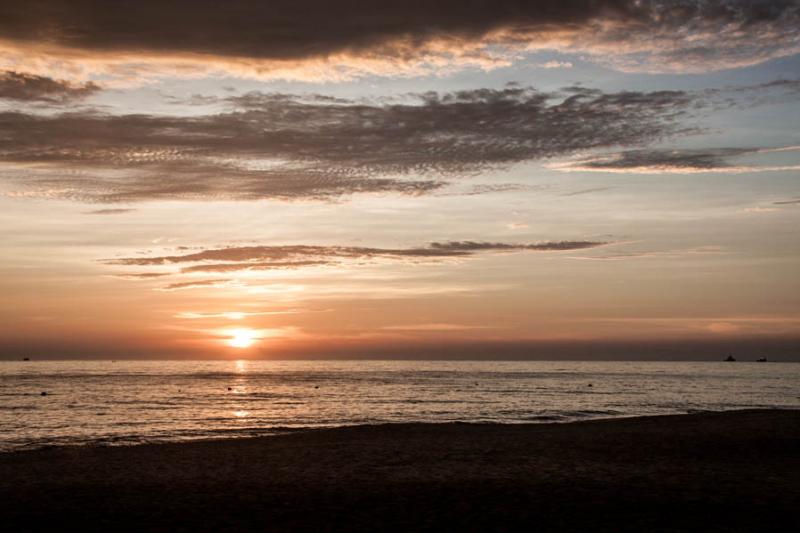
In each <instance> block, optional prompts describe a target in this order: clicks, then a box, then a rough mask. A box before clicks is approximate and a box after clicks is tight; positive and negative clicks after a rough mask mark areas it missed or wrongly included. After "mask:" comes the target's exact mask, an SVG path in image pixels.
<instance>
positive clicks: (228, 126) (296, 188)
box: [0, 86, 695, 202]
mask: <svg viewBox="0 0 800 533" xmlns="http://www.w3.org/2000/svg"><path fill="white" fill-rule="evenodd" d="M694 103H695V95H693V94H690V93H686V92H681V91H656V92H650V93H645V92H619V93H604V92H602V91H598V90H593V89H587V88H579V87H572V88H567V89H564V90H563V91H561V92H557V93H545V92H540V91H537V90H535V89H531V88H523V87H516V86H510V87H507V88H505V89H499V90H495V89H479V90H473V91H462V92H456V93H425V94H421V95H411V96H408V97H406V98H404V99H399V100H394V101H389V102H384V103H368V102H360V101H349V100H341V99H325V98H323V97H300V96H293V95H284V94H263V93H252V94H249V95H246V96H244V97H238V98H234V99H231V100H230V102H228V104H229V105H231V106H233V108H232V110H231V111H229V112H226V113H221V114H216V115H205V116H195V117H171V116H152V115H124V116H115V115H103V114H98V113H66V114H61V115H55V116H41V115H32V114H25V113H19V112H7V113H0V162H4V163H6V165H5V167H2V166H0V178H3V177H5V178H6V179H11V180H14V182H15V183H24V184H25V186H26V187H27V188H28V190H31V191H32V193H33V194H35V193H36V190H39V191H47V194H50V195H55V196H60V197H65V198H73V199H77V200H82V201H90V202H136V201H143V200H157V199H175V198H190V199H220V198H228V199H260V198H276V199H288V200H291V199H297V198H331V197H336V196H340V195H342V194H352V193H357V192H401V193H405V194H422V193H427V192H430V191H433V190H435V189H437V188H439V187H441V186H442V185H443V184H444V182H443V181H442V180H443V179H447V178H449V177H456V176H462V175H466V174H474V173H477V172H481V171H486V170H490V169H494V168H498V167H504V166H508V165H511V164H515V163H520V162H526V161H535V160H542V159H547V158H552V157H559V156H566V155H571V154H573V153H576V152H580V151H585V150H592V149H602V148H611V147H617V146H630V145H640V144H644V143H649V142H653V141H657V140H660V139H662V138H664V137H666V136H669V135H674V134H677V133H680V132H686V131H690V130H687V129H686V128H685V127H681V125H680V124H679V119H681V118H683V117H684V116H685V115H686V113H687V110H688V109H689V108H690V107H691V106H692V105H693V104H694ZM20 164H24V167H22V166H21V165H20Z"/></svg>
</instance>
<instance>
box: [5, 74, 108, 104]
mask: <svg viewBox="0 0 800 533" xmlns="http://www.w3.org/2000/svg"><path fill="white" fill-rule="evenodd" d="M99 90H100V86H99V85H97V84H96V83H93V82H87V83H72V82H69V81H65V80H55V79H53V78H50V77H48V76H37V75H35V74H26V73H23V72H15V71H11V70H7V71H5V72H0V101H2V100H13V101H17V102H45V103H50V104H66V103H70V102H74V101H75V100H81V99H83V98H86V97H88V96H91V95H92V94H94V93H96V92H98V91H99Z"/></svg>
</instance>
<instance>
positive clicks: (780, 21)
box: [0, 0, 800, 80]
mask: <svg viewBox="0 0 800 533" xmlns="http://www.w3.org/2000/svg"><path fill="white" fill-rule="evenodd" d="M798 28H800V15H799V14H798V5H797V2H795V1H793V0H770V1H753V0H543V1H538V2H530V1H527V0H500V1H496V0H495V1H489V0H478V1H474V2H463V1H462V0H441V1H437V2H435V3H431V2H422V1H418V0H412V1H408V0H406V1H402V2H401V1H399V0H387V1H383V2H372V3H364V2H358V1H356V0H339V1H335V2H332V1H323V0H291V1H289V0H276V1H272V2H269V3H265V2H262V1H259V0H240V1H237V2H235V3H226V5H225V6H224V8H220V5H219V2H216V1H213V0H173V1H170V2H167V3H164V2H156V1H153V0H151V1H144V0H143V1H140V2H137V3H136V9H109V8H108V5H107V2H104V1H103V0H78V1H73V2H65V1H63V0H31V1H30V2H25V3H12V2H6V3H3V5H2V6H0V42H2V43H3V45H4V46H3V48H4V50H2V54H0V57H3V58H4V59H5V63H6V64H15V63H21V62H22V60H23V59H27V63H26V64H28V65H30V66H31V68H42V69H53V68H61V69H63V70H64V71H65V72H67V73H72V74H74V75H86V74H98V73H102V74H104V75H106V76H116V77H119V78H131V77H134V78H139V79H141V78H142V77H152V76H163V75H164V74H172V75H183V76H186V75H193V74H195V75H196V74H197V73H204V74H208V73H224V74H228V75H239V76H251V77H261V78H270V77H273V78H274V77H282V78H294V79H306V80H307V79H317V80H318V79H329V80H330V79H348V78H352V77H354V76H359V75H364V74H377V75H409V74H411V75H414V74H427V73H438V72H442V71H445V72H446V71H447V70H448V69H455V68H463V67H477V68H493V67H497V66H502V65H507V64H510V63H512V62H513V61H514V60H515V59H517V58H518V57H519V56H520V54H521V53H523V52H526V51H536V50H559V51H562V52H566V53H578V54H583V55H585V56H586V57H587V58H588V59H590V60H594V61H596V62H598V63H602V64H606V65H609V66H612V67H615V68H619V69H623V70H646V71H660V72H664V71H680V72H686V71H692V72H703V71H707V70H709V69H719V68H730V67H738V66H744V65H752V64H756V63H759V62H762V61H765V60H768V59H771V58H775V57H782V56H786V55H789V54H793V53H796V52H797V51H798V49H799V48H800V44H799V43H800V37H799V34H800V30H799V29H798Z"/></svg>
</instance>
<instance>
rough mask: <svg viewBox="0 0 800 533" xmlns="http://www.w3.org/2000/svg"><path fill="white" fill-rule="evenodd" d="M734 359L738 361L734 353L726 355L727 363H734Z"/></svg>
mask: <svg viewBox="0 0 800 533" xmlns="http://www.w3.org/2000/svg"><path fill="white" fill-rule="evenodd" d="M734 361H736V359H735V358H734V357H733V354H730V353H729V354H728V357H726V358H725V362H726V363H732V362H734Z"/></svg>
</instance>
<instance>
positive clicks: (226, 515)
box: [0, 411, 800, 531]
mask: <svg viewBox="0 0 800 533" xmlns="http://www.w3.org/2000/svg"><path fill="white" fill-rule="evenodd" d="M48 526H51V527H57V528H58V529H64V528H82V529H93V530H99V529H103V530H105V529H134V528H144V529H147V530H189V529H195V530H196V529H201V530H253V529H257V530H277V531H298V530H305V531H312V530H313V531H320V530H322V531H326V530H348V531H352V530H363V531H367V530H369V531H385V530H439V531H441V530H445V529H447V530H451V529H461V530H473V531H478V530H481V531H487V530H509V529H514V530H528V531H531V530H538V531H554V530H555V531H573V530H593V531H791V530H795V531H797V530H800V529H798V528H800V411H736V412H727V413H702V414H692V415H679V416H667V417H644V418H629V419H619V420H598V421H587V422H579V423H570V424H535V425H534V424H531V425H494V424H492V425H471V424H402V425H381V426H360V427H351V428H338V429H330V430H315V431H304V432H299V433H293V434H288V435H281V436H276V437H265V438H253V439H240V440H226V441H206V442H194V443H183V444H152V445H141V446H133V447H116V448H101V447H65V448H51V449H45V450H38V451H28V452H15V453H7V454H0V527H2V529H3V530H4V531H25V530H31V529H39V528H44V527H48Z"/></svg>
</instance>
